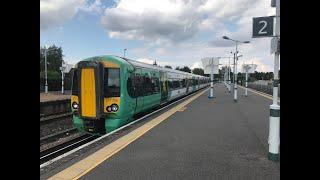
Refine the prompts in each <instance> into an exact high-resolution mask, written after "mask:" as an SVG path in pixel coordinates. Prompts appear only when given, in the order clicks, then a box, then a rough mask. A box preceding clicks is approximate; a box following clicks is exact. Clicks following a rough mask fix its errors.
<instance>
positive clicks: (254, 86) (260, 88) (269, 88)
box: [248, 83, 280, 97]
mask: <svg viewBox="0 0 320 180" xmlns="http://www.w3.org/2000/svg"><path fill="white" fill-rule="evenodd" d="M248 88H251V89H254V90H257V91H261V92H264V93H267V94H270V95H273V85H272V84H268V85H263V84H254V83H248ZM278 96H279V97H280V84H279V88H278Z"/></svg>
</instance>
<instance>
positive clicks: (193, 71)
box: [192, 68, 204, 76]
mask: <svg viewBox="0 0 320 180" xmlns="http://www.w3.org/2000/svg"><path fill="white" fill-rule="evenodd" d="M192 73H193V74H198V75H201V76H203V75H204V70H203V69H202V68H194V69H193V70H192Z"/></svg>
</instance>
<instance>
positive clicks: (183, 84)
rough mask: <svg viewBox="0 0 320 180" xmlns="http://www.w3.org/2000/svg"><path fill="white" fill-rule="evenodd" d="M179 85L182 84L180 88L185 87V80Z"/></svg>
mask: <svg viewBox="0 0 320 180" xmlns="http://www.w3.org/2000/svg"><path fill="white" fill-rule="evenodd" d="M181 84H182V87H186V79H183V80H182V82H181Z"/></svg>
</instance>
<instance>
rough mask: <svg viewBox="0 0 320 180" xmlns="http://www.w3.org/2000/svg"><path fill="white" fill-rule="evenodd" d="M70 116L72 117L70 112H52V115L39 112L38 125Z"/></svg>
mask: <svg viewBox="0 0 320 180" xmlns="http://www.w3.org/2000/svg"><path fill="white" fill-rule="evenodd" d="M71 117H72V112H66V113H61V114H54V115H43V114H40V125H43V124H48V123H51V122H54V121H59V120H63V119H66V118H71Z"/></svg>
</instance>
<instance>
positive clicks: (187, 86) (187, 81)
mask: <svg viewBox="0 0 320 180" xmlns="http://www.w3.org/2000/svg"><path fill="white" fill-rule="evenodd" d="M186 88H187V90H186V94H188V93H189V77H188V76H186Z"/></svg>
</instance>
